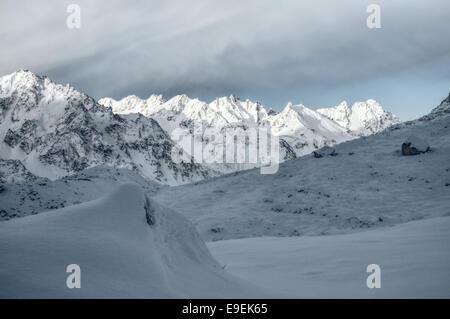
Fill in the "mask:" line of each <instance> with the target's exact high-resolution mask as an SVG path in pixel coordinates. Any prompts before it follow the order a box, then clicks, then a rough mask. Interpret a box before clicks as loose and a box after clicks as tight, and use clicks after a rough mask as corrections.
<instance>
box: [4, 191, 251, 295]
mask: <svg viewBox="0 0 450 319" xmlns="http://www.w3.org/2000/svg"><path fill="white" fill-rule="evenodd" d="M0 256H1V261H0V297H1V298H5V297H6V298H15V297H19V298H33V297H38V298H51V297H56V298H61V297H62V298H68V297H72V298H84V297H91V298H92V297H93V298H97V297H102V298H115V297H125V298H128V297H139V298H167V297H190V298H195V297H203V298H205V297H209V298H214V297H224V296H227V297H245V296H248V295H252V296H254V295H255V294H256V295H258V293H256V292H255V291H253V289H252V288H250V287H247V286H245V285H243V284H238V282H237V281H235V280H234V279H233V278H232V277H230V276H228V275H227V274H226V273H225V272H224V271H223V269H222V268H221V267H220V265H219V264H218V263H217V262H216V261H215V260H214V259H213V258H212V257H211V255H210V253H209V251H208V249H207V248H206V246H205V245H204V243H203V242H202V241H201V239H200V238H199V236H198V235H197V233H196V231H195V229H194V228H193V226H192V225H191V224H190V223H189V222H188V221H187V220H185V219H184V218H183V217H182V216H180V215H179V214H177V213H176V212H174V211H171V210H169V209H166V208H163V207H161V206H160V205H158V204H157V203H155V202H154V201H153V200H151V199H149V198H148V197H147V196H146V195H145V194H144V192H143V190H142V188H141V187H140V186H138V185H137V184H123V185H121V186H119V187H118V188H117V189H116V190H114V191H113V192H111V193H109V194H108V195H106V196H104V197H102V198H100V199H98V200H95V201H91V202H86V203H82V204H79V205H75V206H71V207H66V208H63V209H60V210H55V211H52V212H47V213H42V214H39V215H36V216H28V217H24V218H19V219H15V220H12V221H6V222H2V223H1V224H0ZM69 264H78V265H79V266H80V267H81V288H79V289H69V288H67V286H66V278H67V276H68V275H69V274H68V273H66V267H67V265H69Z"/></svg>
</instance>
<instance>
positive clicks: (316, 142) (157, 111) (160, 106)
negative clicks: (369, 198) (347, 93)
mask: <svg viewBox="0 0 450 319" xmlns="http://www.w3.org/2000/svg"><path fill="white" fill-rule="evenodd" d="M99 103H100V104H103V105H105V106H109V107H111V108H112V110H113V112H114V113H117V114H131V113H141V114H143V115H144V116H147V117H150V118H153V119H155V120H156V121H157V122H158V123H159V124H160V125H161V127H162V128H163V129H164V130H166V131H167V132H168V133H169V134H171V133H172V132H174V131H175V130H180V129H181V130H184V131H186V133H189V131H190V132H191V133H192V130H193V129H194V126H195V124H196V123H206V129H205V130H204V131H203V132H202V134H200V135H201V136H202V140H199V141H198V142H199V143H200V142H203V143H205V144H206V148H208V149H209V150H210V151H212V152H216V150H215V148H216V147H218V145H217V143H216V144H215V142H214V138H213V137H214V136H216V135H217V133H218V132H220V131H223V130H225V129H226V130H227V132H228V130H230V129H232V134H234V135H237V136H240V135H243V134H245V131H246V130H247V129H248V128H258V127H270V132H271V134H273V135H275V136H278V137H279V138H280V150H281V154H280V161H284V160H287V159H292V158H295V157H298V156H302V155H305V154H309V153H311V152H312V151H314V150H317V149H319V148H321V147H323V146H333V145H335V144H338V143H341V142H343V141H347V140H350V139H353V138H355V137H359V136H365V135H369V134H374V133H377V132H380V131H382V130H384V129H385V128H387V127H389V126H391V125H393V124H397V123H399V122H400V121H399V119H398V118H397V117H396V116H395V115H393V114H392V113H390V112H386V111H384V110H383V109H382V107H381V106H380V104H379V103H377V102H376V101H374V100H368V101H366V102H357V103H355V104H354V105H353V106H352V107H351V108H350V107H348V106H347V103H346V102H343V103H341V104H340V105H339V106H338V107H333V108H329V109H319V110H317V111H314V110H311V109H309V108H307V107H305V106H304V105H293V104H292V103H288V105H287V106H286V107H285V108H284V109H283V110H282V111H281V112H279V113H277V112H274V111H273V110H271V109H270V111H267V110H266V109H265V108H264V107H263V106H262V105H261V104H260V103H258V102H252V101H250V100H248V99H247V100H245V101H241V100H240V99H239V98H236V97H235V96H233V95H231V96H229V97H221V98H217V99H216V100H214V101H212V102H211V103H209V104H207V103H205V102H203V101H200V100H198V99H191V98H189V97H188V96H186V95H178V96H175V97H173V98H171V99H169V100H167V101H166V100H165V99H164V98H163V96H162V95H151V96H150V97H149V98H148V99H140V98H139V97H137V96H135V95H130V96H127V97H125V98H123V99H121V100H119V101H116V100H114V99H112V98H103V99H100V100H99ZM205 141H206V142H205Z"/></svg>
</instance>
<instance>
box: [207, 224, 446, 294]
mask: <svg viewBox="0 0 450 319" xmlns="http://www.w3.org/2000/svg"><path fill="white" fill-rule="evenodd" d="M449 234H450V217H440V218H430V219H427V220H421V221H414V222H409V223H406V224H402V225H397V226H394V227H389V228H383V229H376V230H371V231H366V232H361V233H357V234H349V235H332V236H314V237H310V236H305V237H291V238H274V237H263V238H248V239H235V240H225V241H218V242H212V243H209V244H208V247H209V248H210V249H211V251H212V254H213V255H214V256H215V257H216V258H217V259H218V260H219V261H220V262H221V263H222V264H224V265H226V269H227V270H228V271H229V272H230V273H232V274H235V275H237V276H240V277H241V278H243V279H244V278H245V280H247V281H250V282H252V283H254V284H257V285H259V286H261V287H263V288H265V289H266V290H270V291H271V292H272V293H274V294H277V295H278V296H280V297H282V296H285V297H286V298H450V271H449V269H450V250H449V249H448V243H449ZM370 264H378V265H379V266H380V267H381V288H379V289H376V288H374V289H369V288H367V286H366V279H367V276H369V273H367V272H366V267H367V266H368V265H370Z"/></svg>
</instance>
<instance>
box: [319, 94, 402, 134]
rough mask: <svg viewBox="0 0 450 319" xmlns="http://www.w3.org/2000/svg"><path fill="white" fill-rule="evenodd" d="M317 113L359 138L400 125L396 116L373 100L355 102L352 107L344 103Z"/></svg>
mask: <svg viewBox="0 0 450 319" xmlns="http://www.w3.org/2000/svg"><path fill="white" fill-rule="evenodd" d="M317 112H318V113H321V114H323V115H325V116H326V117H328V118H329V119H331V120H333V121H335V122H336V123H338V124H339V125H341V126H342V127H344V128H345V129H347V130H348V131H349V132H351V133H353V134H355V135H357V136H365V135H370V134H374V133H377V132H380V131H382V130H384V129H385V128H387V127H389V126H391V125H394V124H397V123H400V120H399V119H398V117H397V116H396V115H394V114H392V113H390V112H387V111H385V110H383V108H382V107H381V105H380V104H379V103H378V102H377V101H375V100H372V99H369V100H367V101H365V102H355V103H354V104H353V105H352V106H351V107H349V106H348V104H347V102H345V101H343V102H342V103H341V104H339V105H338V106H335V107H331V108H322V109H318V110H317Z"/></svg>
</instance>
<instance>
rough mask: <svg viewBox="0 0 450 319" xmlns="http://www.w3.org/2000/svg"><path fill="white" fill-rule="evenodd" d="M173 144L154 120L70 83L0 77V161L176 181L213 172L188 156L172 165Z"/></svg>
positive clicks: (40, 169)
mask: <svg viewBox="0 0 450 319" xmlns="http://www.w3.org/2000/svg"><path fill="white" fill-rule="evenodd" d="M173 147H176V146H175V145H174V143H173V142H172V140H171V139H170V137H169V136H168V135H167V134H166V132H165V131H164V130H163V129H162V128H161V127H160V126H159V124H158V123H157V122H156V121H155V120H153V119H151V118H147V117H145V116H142V115H137V116H121V115H118V114H114V113H113V112H112V111H111V110H110V109H108V108H105V107H104V106H103V105H100V104H98V103H97V102H96V101H95V100H94V99H92V98H91V97H89V96H87V95H85V94H83V93H80V92H78V91H77V90H75V89H74V88H72V87H70V86H69V85H66V86H63V85H60V84H56V83H54V82H52V81H51V80H50V79H48V78H47V77H41V76H37V75H35V74H33V73H32V72H29V71H24V70H20V71H18V72H15V73H12V74H10V75H6V76H3V77H1V78H0V153H1V160H2V161H8V160H9V161H11V160H16V161H17V160H18V161H20V162H21V163H22V164H23V166H24V167H26V169H27V170H29V171H30V172H31V173H33V174H34V175H37V176H41V177H47V178H50V179H56V178H59V177H61V176H65V175H67V174H71V173H74V172H78V171H81V170H83V169H86V168H88V167H93V166H97V165H110V166H115V167H118V168H129V169H132V170H134V171H136V172H138V173H139V174H140V175H142V176H144V177H147V178H150V179H152V180H156V181H158V182H160V183H164V184H169V185H175V184H180V183H185V182H191V181H194V180H199V179H203V178H205V177H207V176H208V175H209V174H211V173H212V172H210V171H208V170H206V169H205V168H203V167H201V166H200V165H197V164H195V163H194V162H193V161H192V160H191V161H190V162H181V163H176V162H175V161H173V159H172V157H171V152H172V148H173ZM4 164H5V165H3V167H7V166H8V167H10V166H11V165H12V162H9V164H8V163H4Z"/></svg>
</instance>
